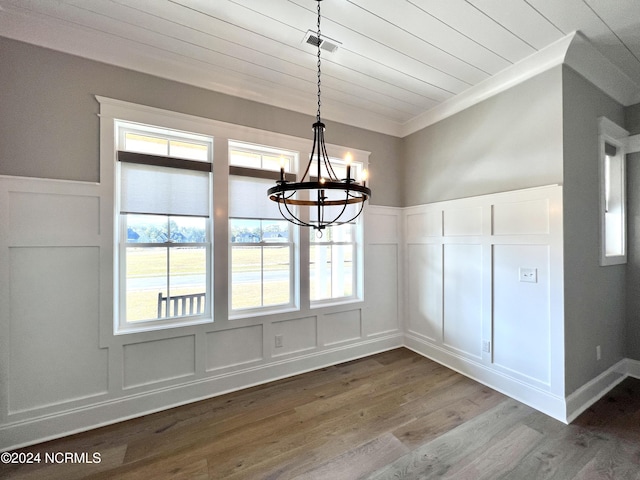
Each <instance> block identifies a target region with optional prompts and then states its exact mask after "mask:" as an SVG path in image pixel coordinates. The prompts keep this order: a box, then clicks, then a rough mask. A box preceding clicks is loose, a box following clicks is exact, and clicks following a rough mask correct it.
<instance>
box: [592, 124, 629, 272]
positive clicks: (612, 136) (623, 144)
mask: <svg viewBox="0 0 640 480" xmlns="http://www.w3.org/2000/svg"><path fill="white" fill-rule="evenodd" d="M598 133H599V137H598V143H599V159H598V163H599V177H600V179H599V181H600V215H599V216H600V266H603V267H605V266H611V265H622V264H625V263H627V212H626V202H627V195H626V153H627V151H626V150H627V143H628V138H629V132H628V131H627V130H625V129H624V128H622V127H620V126H619V125H617V124H615V123H614V122H612V121H611V120H609V119H608V118H606V117H600V118H598ZM605 143H609V144H611V145H613V146H615V147H616V148H617V149H618V151H619V152H620V153H619V155H620V161H621V162H622V179H621V188H622V191H621V196H622V232H621V236H622V251H623V253H622V254H621V255H607V245H606V237H607V231H606V220H605V218H606V217H605V214H606V176H607V175H606V154H605Z"/></svg>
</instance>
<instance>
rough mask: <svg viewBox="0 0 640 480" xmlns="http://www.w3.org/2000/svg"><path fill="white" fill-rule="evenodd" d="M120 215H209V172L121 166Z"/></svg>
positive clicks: (129, 164)
mask: <svg viewBox="0 0 640 480" xmlns="http://www.w3.org/2000/svg"><path fill="white" fill-rule="evenodd" d="M121 168H122V171H121V195H122V196H121V204H120V206H121V213H150V214H159V215H191V216H201V217H208V216H209V213H210V212H209V173H208V172H200V171H195V170H184V169H179V168H172V167H160V166H155V165H143V164H137V163H124V162H123V163H121Z"/></svg>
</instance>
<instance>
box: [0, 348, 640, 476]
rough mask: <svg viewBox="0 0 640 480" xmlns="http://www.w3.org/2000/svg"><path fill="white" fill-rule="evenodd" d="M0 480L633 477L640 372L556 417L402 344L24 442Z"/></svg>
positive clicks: (639, 456) (638, 460)
mask: <svg viewBox="0 0 640 480" xmlns="http://www.w3.org/2000/svg"><path fill="white" fill-rule="evenodd" d="M21 451H25V452H34V453H35V452H41V453H42V452H46V451H48V452H55V451H62V452H100V453H101V455H102V460H103V461H102V462H101V463H100V464H93V465H92V464H63V465H23V466H21V465H0V478H3V479H5V478H7V479H35V478H38V479H40V478H47V479H54V480H55V479H65V480H73V479H78V480H80V479H85V478H91V479H94V480H99V479H118V480H121V479H124V480H127V479H147V478H153V479H154V480H155V479H157V480H162V479H172V480H173V479H178V480H181V479H187V478H189V479H196V480H205V479H211V480H220V479H225V480H248V479H250V480H261V479H265V480H267V479H268V480H275V479H278V480H288V479H296V480H307V479H314V478H330V479H332V480H333V479H335V480H352V479H356V478H362V479H372V480H380V479H394V480H398V479H423V478H425V479H428V478H442V477H445V478H447V477H448V478H453V479H456V480H458V479H461V478H473V479H474V480H479V479H483V478H487V479H491V480H500V479H503V480H506V479H508V480H543V479H554V480H596V479H614V480H640V380H637V379H631V378H630V379H627V380H625V381H624V382H622V383H621V384H620V385H618V386H617V387H616V388H614V389H613V390H612V391H611V392H609V393H608V394H607V395H605V396H604V397H603V398H602V399H601V400H600V401H598V402H597V403H596V404H594V405H593V406H592V407H591V408H589V409H587V410H586V411H585V412H584V413H583V415H581V416H580V417H579V418H578V419H577V420H576V421H575V422H574V423H573V424H572V425H564V424H562V423H560V422H558V421H556V420H553V419H551V418H550V417H547V416H545V415H544V414H542V413H539V412H536V411H535V410H533V409H531V408H529V407H527V406H525V405H523V404H521V403H519V402H517V401H515V400H512V399H509V398H508V397H505V396H504V395H502V394H500V393H498V392H495V391H494V390H491V389H489V388H487V387H485V386H483V385H481V384H479V383H477V382H475V381H473V380H471V379H469V378H466V377H464V376H462V375H460V374H458V373H456V372H453V371H452V370H449V369H447V368H445V367H443V366H441V365H438V364H436V363H434V362H432V361H431V360H428V359H426V358H424V357H421V356H419V355H417V354H415V353H413V352H411V351H409V350H407V349H396V350H392V351H389V352H384V353H381V354H378V355H373V356H371V357H368V358H364V359H360V360H354V361H352V362H347V363H344V364H341V365H335V366H331V367H327V368H323V369H320V370H316V371H313V372H309V373H307V374H304V375H298V376H295V377H291V378H287V379H283V380H279V381H276V382H272V383H269V384H266V385H262V386H257V387H253V388H249V389H246V390H241V391H237V392H233V393H230V394H227V395H222V396H219V397H216V398H212V399H209V400H204V401H200V402H196V403H193V404H190V405H185V406H183V407H178V408H174V409H171V410H167V411H164V412H159V413H156V414H152V415H147V416H145V417H141V418H137V419H134V420H130V421H127V422H122V423H119V424H115V425H110V426H107V427H102V428H99V429H96V430H93V431H90V432H85V433H81V434H77V435H73V436H70V437H67V438H63V439H60V440H55V441H51V442H46V443H42V444H39V445H34V446H32V447H29V448H25V449H22V450H21Z"/></svg>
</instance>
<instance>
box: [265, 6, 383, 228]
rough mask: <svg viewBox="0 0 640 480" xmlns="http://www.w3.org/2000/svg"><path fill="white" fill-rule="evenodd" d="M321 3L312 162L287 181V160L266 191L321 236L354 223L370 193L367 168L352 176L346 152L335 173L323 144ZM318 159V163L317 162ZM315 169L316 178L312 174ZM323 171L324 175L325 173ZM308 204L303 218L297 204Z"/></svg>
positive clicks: (290, 216)
mask: <svg viewBox="0 0 640 480" xmlns="http://www.w3.org/2000/svg"><path fill="white" fill-rule="evenodd" d="M316 1H317V2H318V25H317V26H318V36H317V44H318V45H317V46H318V55H317V56H318V111H317V113H316V121H315V123H314V124H313V147H312V149H311V156H310V157H309V163H308V164H307V168H306V170H305V172H304V174H303V175H302V178H301V180H300V181H299V182H288V181H287V180H286V178H285V174H284V162H281V164H280V180H277V181H276V186H275V187H271V188H270V189H269V190H268V191H267V195H268V196H269V199H270V200H273V201H274V202H277V203H278V208H279V210H280V214H281V215H282V216H283V218H284V219H285V220H288V221H289V222H291V223H293V224H295V225H300V226H303V227H312V228H314V229H315V230H317V232H318V233H319V234H320V235H321V234H322V230H324V229H325V228H327V227H331V226H332V225H343V224H345V223H350V222H353V221H354V220H355V219H356V218H357V217H358V216H359V215H360V214H361V213H362V210H363V209H364V202H365V201H367V200H368V199H369V197H370V196H371V189H370V188H368V187H367V181H366V171H364V172H362V174H363V175H362V183H359V182H356V181H355V179H353V178H351V156H350V154H347V158H346V159H345V160H346V167H347V168H346V178H343V179H339V178H338V176H337V175H336V173H335V171H334V168H333V166H332V165H331V162H330V161H329V156H328V154H327V148H326V146H325V143H324V130H325V125H324V123H322V119H321V118H320V105H321V99H320V74H321V71H320V45H321V44H322V37H321V33H320V2H321V1H322V0H316ZM314 162H315V165H314ZM312 167H313V169H315V170H316V177H315V178H314V177H312V176H311V172H312ZM323 174H324V175H323ZM298 206H303V207H305V206H306V207H309V210H308V216H306V217H303V216H302V215H301V213H298V212H297V207H298Z"/></svg>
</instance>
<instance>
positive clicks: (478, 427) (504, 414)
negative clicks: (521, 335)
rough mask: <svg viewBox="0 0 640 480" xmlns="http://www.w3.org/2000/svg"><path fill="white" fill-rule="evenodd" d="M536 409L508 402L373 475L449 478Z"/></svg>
mask: <svg viewBox="0 0 640 480" xmlns="http://www.w3.org/2000/svg"><path fill="white" fill-rule="evenodd" d="M531 413H532V409H531V408H530V407H527V406H525V405H522V404H521V403H518V402H516V401H515V400H511V399H508V400H505V401H503V402H502V403H501V404H499V405H498V406H496V407H494V408H493V409H491V410H489V411H488V412H486V414H484V415H481V416H478V417H476V418H474V419H473V420H470V421H468V422H466V423H464V424H463V425H461V426H459V427H458V428H455V429H454V430H451V431H449V432H447V433H446V434H444V435H441V436H440V437H438V438H436V439H435V440H432V441H431V442H429V443H427V444H425V445H423V446H421V447H419V448H416V449H415V450H414V451H412V452H411V453H410V454H407V455H405V456H404V457H402V458H401V459H399V460H397V461H396V462H394V463H392V464H391V465H389V466H387V467H385V468H383V469H381V470H380V471H378V472H376V473H375V474H373V475H372V476H371V477H369V478H371V479H375V480H387V479H388V480H391V479H393V480H397V479H418V478H419V479H426V478H439V477H442V476H443V475H445V474H446V473H447V472H448V471H449V470H450V469H451V467H452V465H455V464H456V463H458V462H460V461H462V460H463V459H465V458H467V457H469V458H475V457H476V456H478V452H481V451H484V450H486V448H487V447H488V445H491V443H493V442H495V441H496V439H498V438H501V437H502V436H504V435H505V434H508V433H509V431H510V430H511V429H513V428H515V427H517V426H518V425H519V423H521V422H522V421H523V420H524V419H525V418H526V417H527V416H528V415H530V414H531Z"/></svg>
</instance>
